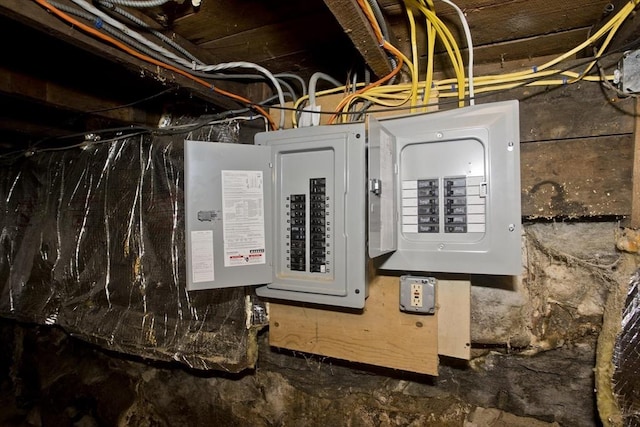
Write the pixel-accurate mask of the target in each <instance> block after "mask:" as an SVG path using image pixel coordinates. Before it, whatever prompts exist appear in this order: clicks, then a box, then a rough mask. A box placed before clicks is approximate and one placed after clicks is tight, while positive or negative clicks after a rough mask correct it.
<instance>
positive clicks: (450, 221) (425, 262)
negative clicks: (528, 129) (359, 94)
mask: <svg viewBox="0 0 640 427" xmlns="http://www.w3.org/2000/svg"><path fill="white" fill-rule="evenodd" d="M373 121H374V125H370V129H371V131H370V135H369V139H370V141H379V142H376V143H377V144H383V145H384V144H387V145H388V144H391V145H392V146H393V147H394V150H395V152H394V157H395V159H396V160H395V161H396V165H395V167H394V170H395V171H396V173H395V175H394V179H395V182H394V185H390V184H388V185H387V191H390V192H394V194H393V198H392V199H389V198H388V199H387V201H386V203H387V205H393V208H388V209H395V212H396V213H397V217H396V220H395V222H393V223H392V224H391V225H389V224H387V225H386V230H387V232H388V233H391V232H393V233H396V236H395V237H394V238H393V239H392V238H388V240H389V241H392V240H394V239H395V242H397V243H396V245H395V247H393V248H387V252H388V253H390V255H389V256H388V257H387V258H385V259H384V261H383V262H382V264H381V268H382V269H388V270H399V271H429V272H447V273H477V274H505V275H518V274H520V272H521V268H522V261H521V250H520V248H521V209H520V154H519V145H520V144H519V143H520V139H519V109H518V102H517V101H506V102H498V103H491V104H483V105H476V106H470V107H465V108H459V109H454V110H448V111H442V112H438V113H434V114H426V115H411V116H405V117H395V118H391V119H386V120H380V121H375V120H373ZM384 141H391V142H386V143H385V142H384ZM388 157H389V158H391V157H390V156H388ZM384 191H385V188H384V186H383V187H382V192H384ZM369 197H370V198H371V197H377V196H376V195H375V194H372V195H370V196H369ZM382 227H383V228H384V227H385V225H383V226H382Z"/></svg>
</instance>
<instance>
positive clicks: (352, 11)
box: [324, 0, 392, 77]
mask: <svg viewBox="0 0 640 427" xmlns="http://www.w3.org/2000/svg"><path fill="white" fill-rule="evenodd" d="M324 3H325V4H326V5H327V7H328V8H329V10H331V13H333V15H334V16H335V17H336V19H337V20H338V22H339V23H340V25H341V26H342V28H343V29H344V31H345V32H346V33H347V34H348V35H349V37H350V38H351V41H352V42H353V44H354V45H355V47H356V49H358V51H359V52H360V54H361V55H362V58H363V59H364V61H365V62H366V63H367V65H368V66H369V68H371V71H372V72H373V74H375V75H376V76H378V77H382V76H385V75H387V74H389V73H390V72H391V70H392V68H391V65H390V64H389V58H388V57H387V54H386V52H385V51H384V50H383V49H382V48H381V47H380V44H379V43H378V40H377V39H376V36H375V34H374V32H373V30H372V29H371V24H370V23H369V21H368V20H367V18H366V16H365V15H364V13H363V12H362V10H361V9H360V7H359V6H358V4H357V2H356V1H355V0H324Z"/></svg>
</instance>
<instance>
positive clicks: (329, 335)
mask: <svg viewBox="0 0 640 427" xmlns="http://www.w3.org/2000/svg"><path fill="white" fill-rule="evenodd" d="M398 286H399V279H398V277H389V276H377V277H376V278H375V279H373V280H372V281H371V283H370V285H369V297H368V298H367V303H366V307H365V309H364V311H363V312H362V313H346V312H337V311H331V310H323V309H318V308H310V307H304V306H293V305H284V304H274V303H271V304H270V306H269V319H270V320H269V343H270V345H272V346H275V347H280V348H286V349H289V350H296V351H302V352H306V353H312V354H318V355H322V356H328V357H333V358H337V359H343V360H348V361H351V362H358V363H365V364H370V365H375V366H383V367H388V368H393V369H400V370H404V371H410V372H417V373H421V374H427V375H434V376H435V375H438V319H437V315H436V316H428V315H427V316H425V315H415V314H407V313H403V312H401V311H399V308H398V307H399V288H398Z"/></svg>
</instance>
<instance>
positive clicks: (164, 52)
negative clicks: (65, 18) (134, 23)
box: [71, 0, 193, 67]
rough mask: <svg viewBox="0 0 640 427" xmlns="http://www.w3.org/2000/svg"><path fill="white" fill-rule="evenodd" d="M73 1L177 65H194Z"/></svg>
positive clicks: (90, 8)
mask: <svg viewBox="0 0 640 427" xmlns="http://www.w3.org/2000/svg"><path fill="white" fill-rule="evenodd" d="M71 1H72V2H73V3H75V4H77V5H78V6H80V7H82V8H83V9H84V10H86V11H87V12H90V13H92V14H93V15H95V16H97V17H98V18H100V19H102V20H103V21H104V22H106V23H107V24H109V25H111V26H112V27H114V28H117V29H118V30H120V31H122V32H123V33H124V34H126V35H127V36H129V37H131V38H133V39H134V40H137V41H139V42H140V43H142V44H144V45H145V46H147V47H149V48H151V49H153V50H154V51H156V52H158V53H160V54H162V55H163V56H165V57H167V58H169V59H171V60H172V61H174V62H177V63H179V64H181V65H183V66H186V67H191V66H192V65H193V62H191V61H189V60H187V59H185V58H181V57H179V56H178V55H176V54H175V53H173V52H171V51H169V50H167V49H165V48H164V47H162V46H160V45H158V44H156V43H154V42H152V41H151V40H149V39H147V38H146V37H144V36H143V35H141V34H140V33H138V32H136V31H134V30H132V29H131V28H129V27H127V26H126V25H125V24H123V23H122V22H120V21H118V20H116V19H114V18H112V17H111V16H109V15H107V14H106V13H104V12H103V11H101V10H100V9H98V8H96V7H95V6H93V5H92V4H90V3H88V2H86V1H85V0H71ZM112 3H113V2H112Z"/></svg>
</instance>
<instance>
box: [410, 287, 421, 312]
mask: <svg viewBox="0 0 640 427" xmlns="http://www.w3.org/2000/svg"><path fill="white" fill-rule="evenodd" d="M411 307H416V308H421V307H422V284H421V283H412V284H411Z"/></svg>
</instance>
